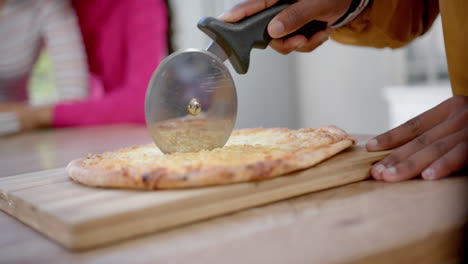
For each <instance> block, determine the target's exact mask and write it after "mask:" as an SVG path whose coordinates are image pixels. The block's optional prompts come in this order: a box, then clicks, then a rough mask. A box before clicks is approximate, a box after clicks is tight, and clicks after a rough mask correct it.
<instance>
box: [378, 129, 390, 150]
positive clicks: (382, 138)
mask: <svg viewBox="0 0 468 264" xmlns="http://www.w3.org/2000/svg"><path fill="white" fill-rule="evenodd" d="M375 139H376V140H377V142H378V143H379V145H380V146H382V147H386V146H387V145H390V143H391V142H392V140H393V135H392V133H391V132H387V133H384V134H382V135H379V136H377V137H376V138H375Z"/></svg>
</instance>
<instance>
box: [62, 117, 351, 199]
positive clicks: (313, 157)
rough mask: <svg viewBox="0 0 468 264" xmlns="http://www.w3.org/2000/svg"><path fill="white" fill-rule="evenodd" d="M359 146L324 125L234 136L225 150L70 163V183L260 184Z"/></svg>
mask: <svg viewBox="0 0 468 264" xmlns="http://www.w3.org/2000/svg"><path fill="white" fill-rule="evenodd" d="M354 144H355V140H354V139H353V138H352V137H350V136H349V135H348V134H346V132H344V131H343V130H341V129H339V128H337V127H334V126H326V127H321V128H317V129H314V128H305V129H299V130H290V129H287V128H255V129H240V130H235V131H233V133H232V135H231V137H230V138H229V140H228V142H227V144H226V145H225V146H224V147H222V148H217V149H213V150H202V151H199V152H189V153H171V154H163V153H162V152H161V151H160V150H159V149H158V148H157V147H156V146H155V145H154V144H148V145H142V146H133V147H129V148H125V149H120V150H117V151H113V152H106V153H103V154H89V155H88V156H87V157H86V158H82V159H78V160H74V161H72V162H70V163H69V164H68V166H67V168H66V170H67V173H68V175H69V177H70V178H71V179H73V180H74V181H76V182H79V183H82V184H85V185H88V186H95V187H107V188H131V189H149V190H156V189H180V188H192V187H203V186H213V185H222V184H232V183H239V182H250V181H260V180H266V179H271V178H275V177H278V176H281V175H286V174H288V173H290V172H293V171H297V170H301V169H305V168H309V167H312V166H314V165H317V164H318V163H320V162H322V161H324V160H326V159H328V158H330V157H332V156H334V155H336V154H338V153H340V152H342V151H343V150H345V149H347V148H349V147H350V146H352V145H354Z"/></svg>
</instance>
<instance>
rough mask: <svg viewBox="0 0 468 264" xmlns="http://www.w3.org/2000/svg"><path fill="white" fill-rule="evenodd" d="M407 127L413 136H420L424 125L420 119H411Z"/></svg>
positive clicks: (406, 124)
mask: <svg viewBox="0 0 468 264" xmlns="http://www.w3.org/2000/svg"><path fill="white" fill-rule="evenodd" d="M405 126H406V127H408V128H409V129H410V131H411V133H413V134H419V132H420V131H421V127H422V123H421V118H420V117H418V116H417V117H415V118H412V119H410V120H409V121H408V122H406V123H405Z"/></svg>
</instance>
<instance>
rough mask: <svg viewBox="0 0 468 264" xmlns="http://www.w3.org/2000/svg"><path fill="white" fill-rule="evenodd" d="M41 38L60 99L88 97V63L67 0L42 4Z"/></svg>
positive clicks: (72, 12)
mask: <svg viewBox="0 0 468 264" xmlns="http://www.w3.org/2000/svg"><path fill="white" fill-rule="evenodd" d="M40 8H41V21H42V22H43V23H42V29H41V30H42V32H41V33H42V35H43V39H44V42H45V46H46V49H47V52H48V53H49V55H50V57H51V60H52V65H53V66H52V67H53V69H54V71H53V72H54V80H55V86H56V91H57V96H58V98H57V99H58V100H71V99H83V98H86V97H87V95H88V64H87V57H86V52H85V48H84V43H83V39H82V36H81V32H80V28H79V26H78V21H77V17H76V13H75V11H74V9H73V8H72V7H71V4H70V2H69V1H67V0H42V1H41V6H40Z"/></svg>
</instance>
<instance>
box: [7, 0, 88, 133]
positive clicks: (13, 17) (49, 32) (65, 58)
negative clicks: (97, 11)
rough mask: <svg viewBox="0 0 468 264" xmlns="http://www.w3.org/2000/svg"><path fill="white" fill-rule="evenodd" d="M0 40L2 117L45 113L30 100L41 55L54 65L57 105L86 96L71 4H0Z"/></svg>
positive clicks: (41, 0) (15, 0) (19, 0)
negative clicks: (33, 72)
mask: <svg viewBox="0 0 468 264" xmlns="http://www.w3.org/2000/svg"><path fill="white" fill-rule="evenodd" d="M0 39H1V41H0V111H1V112H17V113H24V114H26V113H27V112H29V111H30V112H31V116H30V118H33V113H37V116H41V115H40V113H43V112H44V111H43V109H41V108H35V109H32V108H31V109H30V107H29V94H28V82H29V81H30V80H31V73H32V70H33V67H34V65H35V63H36V61H37V59H38V58H39V54H40V53H41V50H42V49H45V50H47V52H48V54H49V55H50V58H51V59H52V61H53V65H54V74H53V75H54V77H55V80H54V81H55V86H56V88H57V89H56V91H57V98H56V99H58V100H71V99H84V98H86V97H87V96H88V80H87V78H88V65H87V60H86V52H85V48H84V44H83V40H82V38H81V32H80V28H79V26H78V21H77V18H76V14H75V11H74V9H73V8H72V6H71V3H70V2H69V1H66V0H65V1H62V0H37V1H32V0H0ZM25 117H26V116H25ZM28 118H29V117H28ZM34 118H35V117H34ZM25 121H26V120H25ZM28 123H29V122H28ZM3 125H4V124H3ZM24 125H25V126H26V127H25V129H26V128H29V127H28V126H29V124H27V123H25V124H24Z"/></svg>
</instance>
